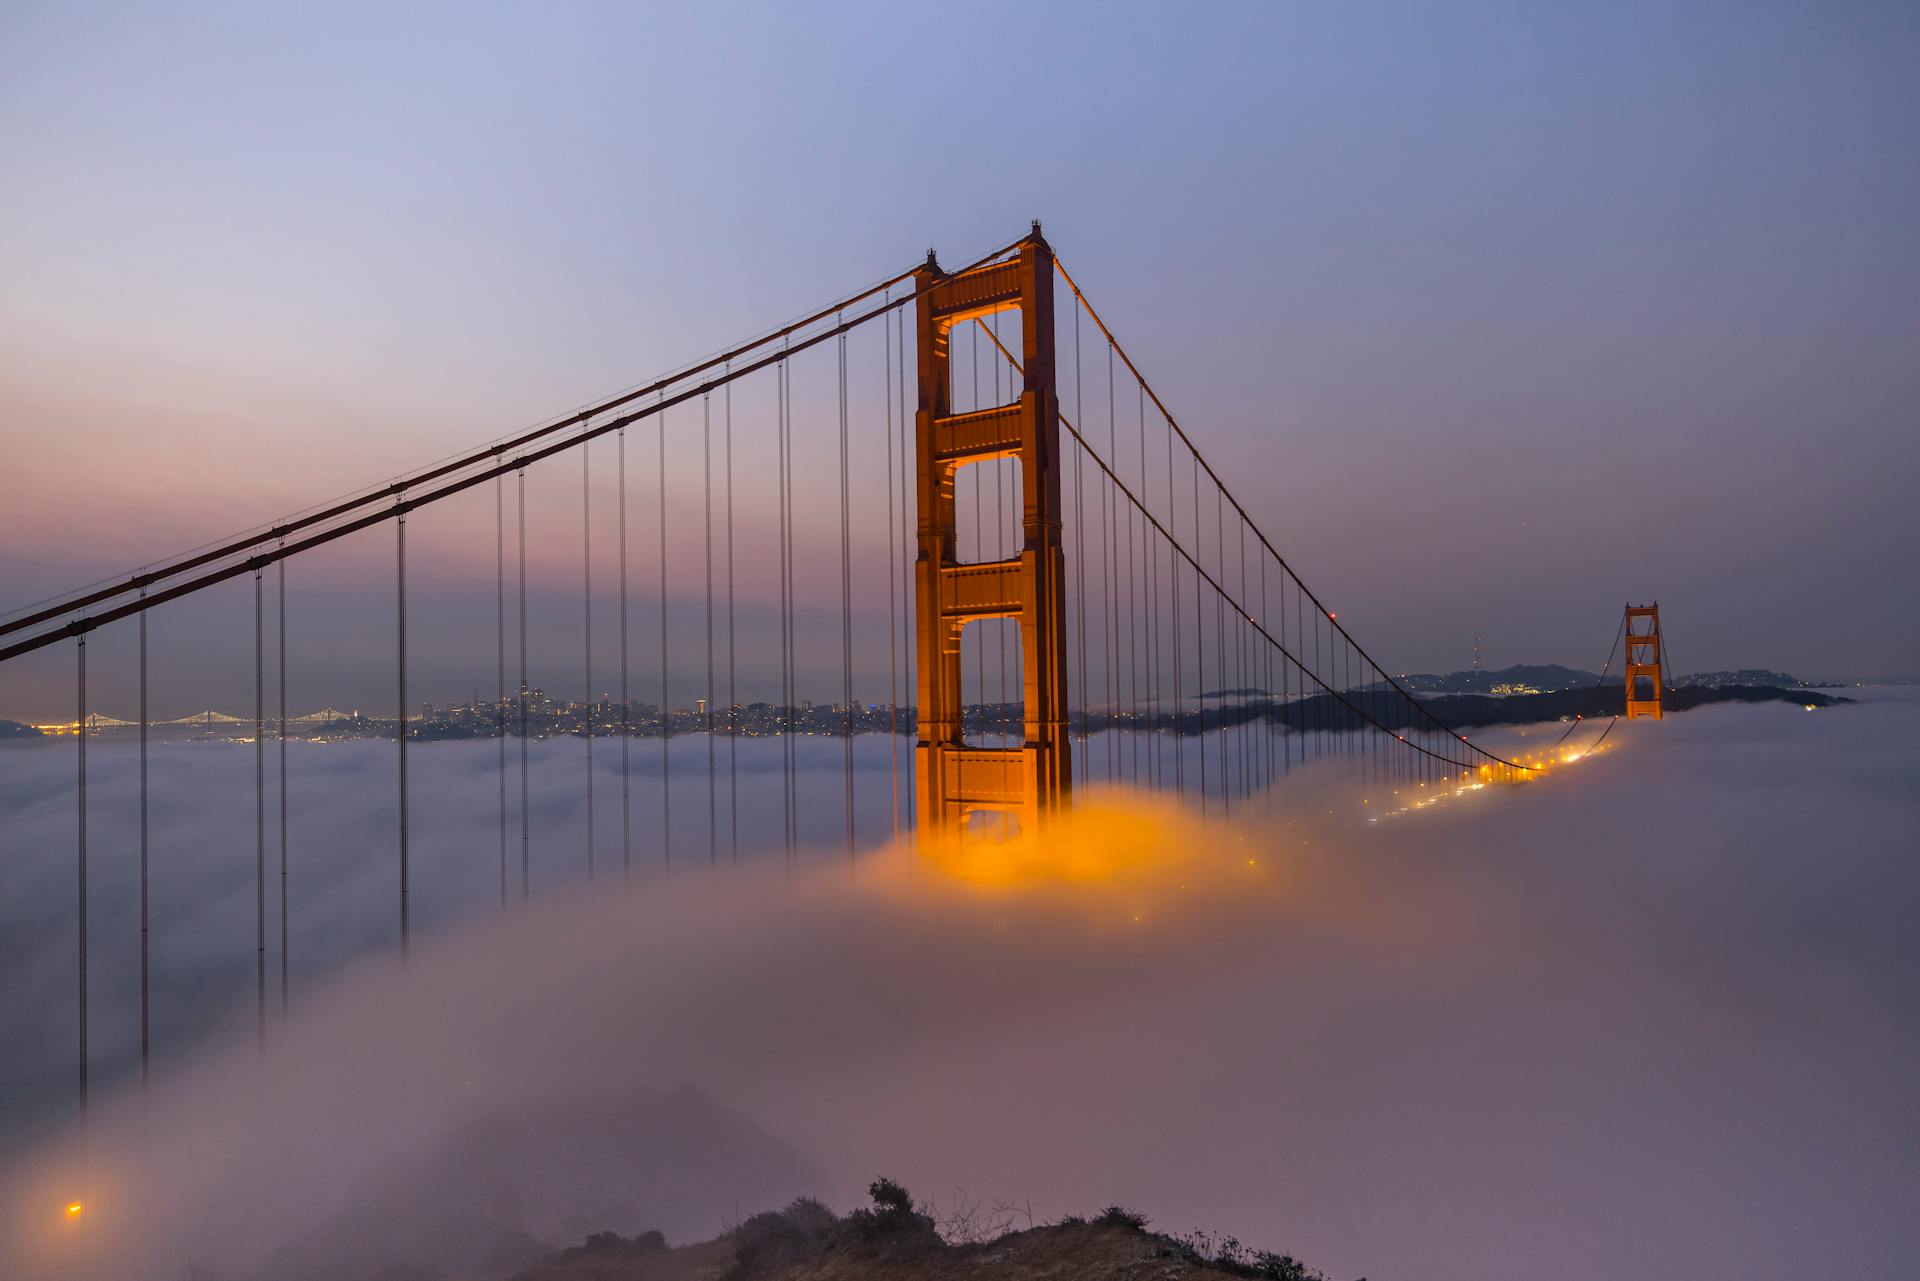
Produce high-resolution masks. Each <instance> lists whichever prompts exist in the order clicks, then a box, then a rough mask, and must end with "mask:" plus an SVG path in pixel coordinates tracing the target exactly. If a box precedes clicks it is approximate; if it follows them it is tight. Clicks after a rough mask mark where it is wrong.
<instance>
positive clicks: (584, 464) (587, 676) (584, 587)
mask: <svg viewBox="0 0 1920 1281" xmlns="http://www.w3.org/2000/svg"><path fill="white" fill-rule="evenodd" d="M589 422H591V420H588V422H583V423H581V424H580V634H581V646H580V648H581V662H580V679H581V680H583V681H584V682H586V686H587V690H586V706H587V884H589V885H591V884H593V728H594V727H593V719H594V707H593V468H592V454H591V452H590V451H591V450H592V449H593V446H592V444H591V443H589V441H588V440H587V428H588V425H589Z"/></svg>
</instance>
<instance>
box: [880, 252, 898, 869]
mask: <svg viewBox="0 0 1920 1281" xmlns="http://www.w3.org/2000/svg"><path fill="white" fill-rule="evenodd" d="M887 301H888V302H891V301H893V290H892V288H891V287H889V288H888V290H887ZM881 332H882V334H883V341H884V342H885V344H886V350H885V353H884V356H883V358H882V363H883V364H884V365H885V366H886V368H885V370H884V371H883V372H884V375H885V381H886V400H885V402H884V403H885V410H886V423H887V432H886V434H887V780H888V785H889V787H890V788H891V792H892V804H893V840H894V842H895V844H898V843H899V840H900V635H899V632H900V615H899V613H898V612H897V611H898V609H899V592H898V590H897V588H898V586H899V584H898V583H896V582H895V581H894V573H895V565H894V560H895V554H896V553H897V552H898V550H899V549H898V548H897V547H896V546H895V545H894V537H895V535H894V520H893V499H894V493H893V486H894V478H895V473H894V469H893V318H892V317H890V316H889V317H888V318H887V319H886V320H885V321H884V322H883V323H882V325H881Z"/></svg>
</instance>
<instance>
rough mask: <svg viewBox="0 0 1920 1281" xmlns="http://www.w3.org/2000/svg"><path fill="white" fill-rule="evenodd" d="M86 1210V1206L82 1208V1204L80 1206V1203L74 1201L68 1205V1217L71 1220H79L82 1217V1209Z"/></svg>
mask: <svg viewBox="0 0 1920 1281" xmlns="http://www.w3.org/2000/svg"><path fill="white" fill-rule="evenodd" d="M84 1208H85V1207H84V1206H82V1205H81V1204H80V1203H79V1202H78V1201H72V1202H69V1203H68V1204H67V1217H68V1218H69V1219H77V1218H79V1217H80V1211H81V1210H82V1209H84Z"/></svg>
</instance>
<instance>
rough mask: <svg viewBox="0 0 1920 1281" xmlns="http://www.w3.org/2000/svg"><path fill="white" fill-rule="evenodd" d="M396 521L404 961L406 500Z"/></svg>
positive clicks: (404, 940) (406, 937) (407, 932)
mask: <svg viewBox="0 0 1920 1281" xmlns="http://www.w3.org/2000/svg"><path fill="white" fill-rule="evenodd" d="M393 524H394V566H395V573H394V586H395V596H396V603H397V605H398V608H397V609H396V611H395V614H396V616H397V621H398V629H397V631H398V636H397V639H398V644H397V646H396V650H397V655H398V660H399V661H398V663H397V666H398V668H399V682H398V683H399V690H398V693H399V703H400V706H399V712H400V727H399V733H398V734H397V735H396V737H397V738H398V740H399V743H400V959H401V961H402V962H404V961H406V960H407V951H408V948H409V946H410V944H411V942H412V938H411V929H410V927H411V924H412V918H411V916H410V915H409V912H410V907H411V905H410V904H409V903H408V902H407V890H408V885H407V874H408V867H407V509H406V502H405V500H404V499H402V500H401V503H400V509H399V513H398V514H397V515H396V516H395V517H394V523H393Z"/></svg>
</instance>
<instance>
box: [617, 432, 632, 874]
mask: <svg viewBox="0 0 1920 1281" xmlns="http://www.w3.org/2000/svg"><path fill="white" fill-rule="evenodd" d="M614 444H615V452H616V458H615V464H616V466H617V467H618V468H619V471H620V476H619V506H620V522H619V534H620V878H621V879H622V880H624V881H631V880H632V879H633V696H632V692H631V691H630V690H629V689H628V687H627V666H628V664H627V429H626V428H625V427H622V428H621V429H620V430H619V431H618V432H616V433H614Z"/></svg>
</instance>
